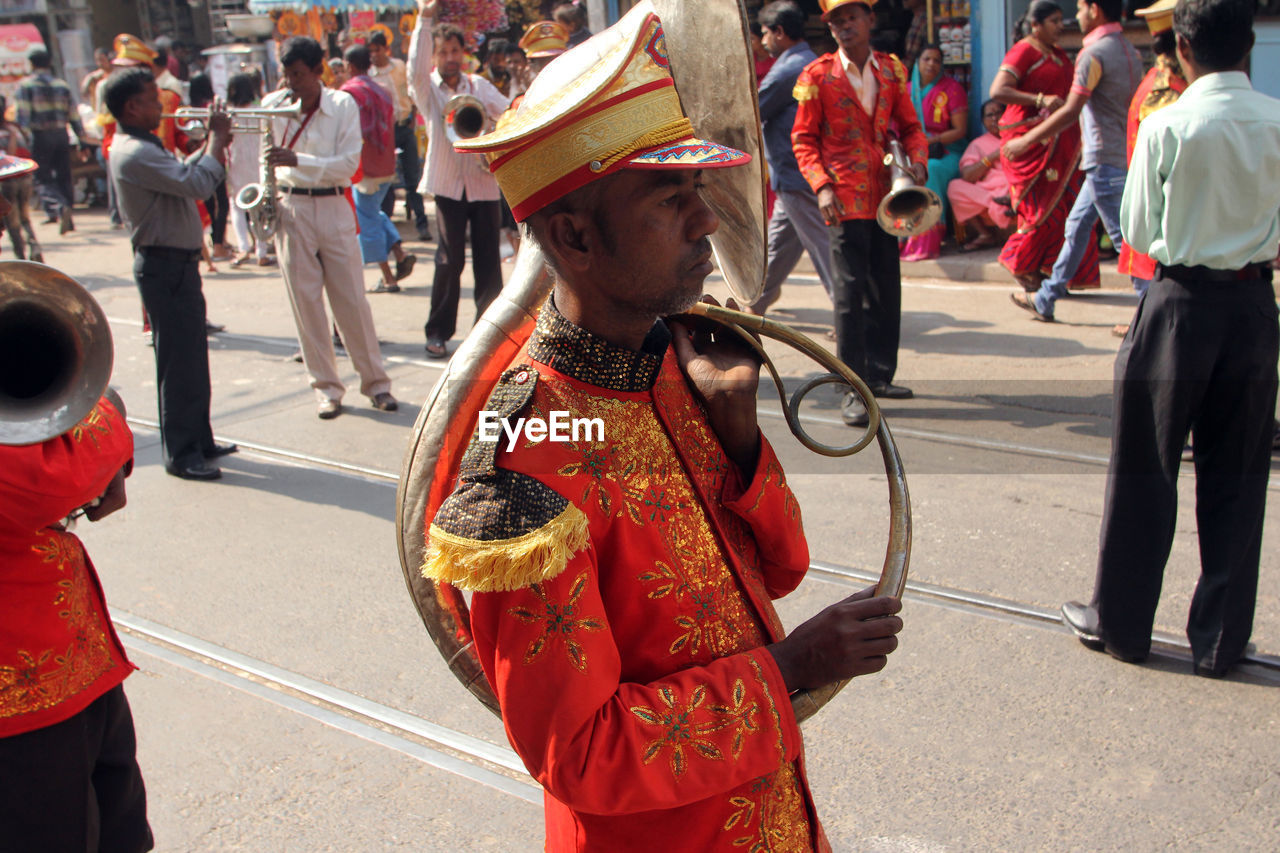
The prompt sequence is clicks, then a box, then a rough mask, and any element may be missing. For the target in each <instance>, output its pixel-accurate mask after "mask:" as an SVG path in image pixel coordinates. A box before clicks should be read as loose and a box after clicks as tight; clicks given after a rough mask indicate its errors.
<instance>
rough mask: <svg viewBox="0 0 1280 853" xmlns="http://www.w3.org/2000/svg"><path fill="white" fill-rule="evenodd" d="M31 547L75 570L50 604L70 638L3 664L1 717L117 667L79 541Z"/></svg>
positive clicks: (61, 695) (59, 696) (63, 539)
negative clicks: (60, 645)
mask: <svg viewBox="0 0 1280 853" xmlns="http://www.w3.org/2000/svg"><path fill="white" fill-rule="evenodd" d="M94 411H97V410H96V409H95V410H94ZM86 420H87V419H86ZM32 550H33V551H35V552H36V553H38V554H40V555H42V556H43V562H45V563H54V564H56V565H57V568H58V571H60V572H63V573H67V570H68V568H70V569H71V571H70V573H69V575H68V576H67V577H65V578H63V579H62V580H60V581H58V591H57V594H56V595H55V596H54V599H53V601H52V602H50V604H51V606H52V607H56V608H58V616H59V617H60V618H62V619H63V620H64V621H65V622H66V624H67V629H68V634H69V635H70V636H71V642H70V644H69V645H68V646H67V647H66V649H64V650H63V651H61V652H58V651H56V650H55V649H44V650H41V651H39V652H32V651H30V650H27V649H18V650H17V655H18V662H17V663H15V664H11V665H0V717H15V716H17V715H19V714H30V713H34V712H36V711H43V710H45V709H46V708H52V707H54V706H55V705H57V704H59V703H60V702H62V701H64V700H66V699H67V698H69V697H71V696H74V695H75V694H77V693H79V692H81V691H82V690H84V689H85V688H87V687H88V686H89V685H91V684H93V682H94V681H96V680H98V678H99V677H101V676H102V674H103V673H104V672H106V671H107V670H109V669H112V668H113V667H114V666H115V661H113V660H112V659H111V641H110V640H109V639H108V637H107V635H106V632H104V631H103V630H102V625H101V622H100V620H99V619H97V618H96V616H97V613H98V611H97V608H96V606H95V602H96V593H95V590H94V587H93V583H92V581H91V580H90V579H89V570H88V567H87V566H85V564H84V555H83V553H82V552H81V551H80V547H79V545H78V544H77V543H76V542H75V541H74V540H73V539H72V537H71V536H70V534H66V533H53V534H50V535H49V537H48V538H47V539H46V540H45V541H43V542H41V543H38V544H36V545H33V546H32Z"/></svg>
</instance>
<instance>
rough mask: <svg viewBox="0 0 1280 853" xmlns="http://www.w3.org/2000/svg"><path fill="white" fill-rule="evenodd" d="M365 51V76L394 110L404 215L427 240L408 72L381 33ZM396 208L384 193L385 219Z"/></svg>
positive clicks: (428, 230)
mask: <svg viewBox="0 0 1280 853" xmlns="http://www.w3.org/2000/svg"><path fill="white" fill-rule="evenodd" d="M365 46H366V47H367V48H369V58H370V59H371V60H373V65H372V66H370V68H369V76H370V77H372V78H373V80H374V82H376V83H377V84H378V85H379V86H381V87H382V88H384V89H386V90H387V92H388V94H390V95H391V103H392V104H393V105H394V106H395V110H396V130H395V134H396V139H395V143H396V150H397V151H398V152H399V155H398V156H399V159H400V177H401V178H402V179H403V180H404V207H405V214H406V215H407V216H412V217H413V222H414V225H415V226H417V229H418V239H419V240H430V239H431V228H430V227H429V226H428V225H427V211H426V208H425V207H423V205H422V194H421V193H419V192H418V181H420V180H421V179H422V159H421V158H420V157H419V156H418V136H417V134H416V133H414V119H415V118H416V114H415V113H414V111H413V101H412V99H410V98H409V72H408V70H407V69H406V67H405V64H404V60H403V59H396V58H395V57H394V56H392V55H391V48H390V46H388V45H387V36H386V34H385V33H381V32H374V33H373V34H372V35H370V36H369V41H368V42H366V43H365ZM395 206H396V194H395V192H394V191H393V192H388V193H387V195H386V197H385V198H384V199H383V200H382V210H383V212H384V213H386V214H387V216H388V217H391V218H394V213H395Z"/></svg>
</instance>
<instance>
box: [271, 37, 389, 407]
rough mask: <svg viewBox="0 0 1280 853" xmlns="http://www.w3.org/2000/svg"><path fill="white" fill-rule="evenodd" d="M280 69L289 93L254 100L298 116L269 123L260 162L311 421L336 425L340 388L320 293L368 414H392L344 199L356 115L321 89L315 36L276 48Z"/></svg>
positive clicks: (354, 160)
mask: <svg viewBox="0 0 1280 853" xmlns="http://www.w3.org/2000/svg"><path fill="white" fill-rule="evenodd" d="M280 67H281V68H282V69H283V70H284V80H285V83H286V84H287V85H288V87H289V88H288V90H287V91H286V90H281V91H276V92H272V93H271V94H270V95H268V96H267V97H265V98H263V101H262V103H263V106H265V107H276V106H281V105H283V104H285V103H286V102H288V101H291V100H295V99H296V100H298V101H299V103H300V104H301V108H302V112H301V118H299V119H296V120H295V119H272V121H271V133H272V139H273V141H274V142H275V147H273V148H272V149H271V151H270V153H268V155H267V158H266V160H267V168H274V169H275V174H276V180H277V182H278V185H279V188H280V197H279V199H278V201H277V212H278V216H279V228H278V230H277V231H276V254H277V255H279V257H280V268H281V270H282V272H283V273H284V283H285V287H286V288H287V289H288V291H289V302H290V304H291V305H292V306H293V319H294V321H295V322H296V323H297V325H298V339H299V341H300V342H301V344H302V362H303V364H305V365H306V368H307V372H308V373H310V374H311V387H312V388H314V389H315V391H316V396H317V399H318V401H319V410H318V414H319V416H320V418H321V419H323V420H329V419H330V418H336V417H337V416H338V415H339V414H340V413H341V412H342V395H343V393H344V392H345V391H346V386H345V385H343V384H342V380H341V379H340V378H339V377H338V363H337V359H336V358H335V357H334V353H333V339H332V337H331V336H330V334H329V317H328V315H327V314H326V313H325V310H324V297H325V296H326V295H327V296H328V297H329V305H330V306H331V307H332V308H333V319H334V321H335V322H336V323H337V324H338V331H339V333H341V335H342V341H343V343H344V344H345V345H346V348H347V353H348V354H349V355H350V356H351V362H352V364H354V365H355V368H356V372H357V373H359V374H360V393H362V394H364V395H366V396H367V397H369V399H370V401H371V402H372V403H373V406H374V408H376V409H380V410H382V411H384V412H394V411H395V410H396V408H397V403H396V398H395V397H393V396H391V379H390V377H388V376H387V372H386V370H385V369H383V366H382V353H381V352H380V351H379V350H378V335H377V332H376V331H374V328H373V313H372V312H371V311H370V310H369V302H368V300H367V299H366V298H365V295H364V273H363V265H362V261H361V258H360V246H359V244H358V243H357V241H356V219H355V213H354V211H353V210H352V209H351V205H350V203H349V202H348V201H347V199H346V192H347V190H348V188H349V187H350V186H351V176H352V175H353V174H354V173H355V171H356V166H357V165H358V164H359V162H360V151H361V148H362V146H363V142H364V140H363V138H362V137H361V134H360V109H359V107H358V106H356V102H355V99H354V98H352V97H351V96H350V95H348V94H347V93H346V92H338V91H334V90H333V89H326V88H325V86H324V83H323V82H322V81H321V75H322V73H323V71H324V50H323V49H322V48H321V47H320V44H319V43H318V42H317V41H316V40H315V39H312V38H308V37H306V36H298V37H295V38H291V39H289V40H288V41H287V42H285V43H284V46H283V48H282V50H281V52H280Z"/></svg>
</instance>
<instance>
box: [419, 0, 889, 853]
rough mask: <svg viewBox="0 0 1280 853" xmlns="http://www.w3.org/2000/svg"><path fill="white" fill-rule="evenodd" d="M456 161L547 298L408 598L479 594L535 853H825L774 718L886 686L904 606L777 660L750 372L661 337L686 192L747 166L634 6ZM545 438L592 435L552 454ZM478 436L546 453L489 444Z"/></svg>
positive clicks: (554, 447)
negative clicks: (691, 103) (526, 242)
mask: <svg viewBox="0 0 1280 853" xmlns="http://www.w3.org/2000/svg"><path fill="white" fill-rule="evenodd" d="M628 119H632V120H630V121H629V120H628ZM566 128H568V130H565V129H566ZM583 128H586V129H583ZM458 147H459V149H463V150H478V151H483V152H484V153H485V154H486V155H487V156H488V157H489V161H490V164H491V168H492V169H493V171H494V174H495V175H496V177H497V180H498V183H499V185H500V186H501V187H502V190H503V193H504V195H505V196H506V197H507V199H508V200H509V201H510V202H511V209H512V212H513V214H514V215H515V217H516V218H517V219H518V220H520V221H523V222H526V223H527V224H528V226H529V230H528V233H529V235H530V239H532V240H533V241H534V242H535V243H536V244H537V245H538V246H539V247H541V248H542V250H543V251H544V252H545V253H546V257H547V258H548V261H549V263H550V264H551V266H552V268H553V269H554V270H555V278H556V285H555V290H554V293H553V295H552V297H551V298H550V299H548V300H547V302H546V304H545V305H544V306H543V307H542V308H541V310H540V312H539V315H538V319H537V326H536V328H535V329H534V330H533V333H532V336H531V337H530V339H529V340H528V342H527V343H525V344H524V345H523V346H522V347H521V350H520V351H519V352H518V353H516V355H515V356H514V358H513V359H512V360H511V361H510V362H509V363H508V365H507V369H506V370H505V371H503V373H502V376H501V379H500V380H499V382H498V384H497V389H496V390H495V391H494V392H493V393H492V394H491V396H490V397H489V400H488V403H487V404H486V406H485V409H486V410H487V411H488V413H489V418H490V420H488V421H487V422H488V423H489V424H490V428H489V429H486V427H485V424H486V419H485V416H484V415H482V416H481V418H480V421H479V425H478V426H479V429H477V430H476V433H475V437H474V438H473V439H472V441H471V443H470V445H469V446H468V449H467V452H466V455H465V457H464V458H463V460H462V462H461V465H460V468H459V475H458V480H457V485H456V487H455V489H454V491H453V493H452V494H451V495H450V496H449V497H448V498H447V499H446V500H445V501H444V503H443V504H442V505H441V507H440V509H439V511H438V512H437V513H436V514H435V516H434V517H433V518H432V519H430V528H429V531H428V535H429V539H430V548H429V551H428V555H427V558H426V563H425V566H424V572H425V573H426V574H427V575H428V576H429V577H431V578H433V579H435V580H437V581H446V582H449V583H452V584H454V585H457V586H460V587H463V588H466V589H470V590H472V591H473V592H474V595H473V596H472V599H471V629H472V633H473V635H474V639H475V648H476V653H477V656H478V657H479V659H480V662H481V664H482V666H483V667H484V671H485V675H486V676H487V678H488V680H489V682H490V684H491V685H492V686H493V688H494V692H495V694H496V696H497V698H498V701H499V703H500V705H501V707H502V715H503V722H504V724H505V726H506V730H507V736H508V738H509V739H510V741H511V744H512V746H513V747H514V748H515V750H516V752H517V753H518V754H519V755H520V757H521V759H522V760H523V761H524V763H525V766H526V767H527V768H528V770H529V772H530V774H532V775H533V777H534V778H536V779H537V780H538V782H539V783H541V785H542V786H543V788H544V790H545V792H546V796H545V814H546V849H547V850H549V851H556V853H569V852H570V851H572V853H595V851H600V853H606V851H607V853H628V851H637V853H638V851H646V852H647V851H652V850H662V851H664V853H686V851H687V853H718V852H720V853H732V851H746V850H753V849H754V850H765V849H768V850H771V851H776V853H784V851H786V853H800V852H801V851H814V850H818V851H822V850H829V849H830V848H829V846H828V844H827V841H826V838H825V837H824V835H823V832H822V828H821V825H820V823H819V821H818V817H817V813H816V809H815V807H814V803H813V798H812V796H811V795H810V791H809V785H808V783H807V782H806V780H805V772H804V750H803V743H802V738H801V735H800V729H799V726H798V724H797V721H796V716H795V714H794V712H793V711H792V705H791V701H790V696H789V694H790V693H791V692H792V691H794V690H797V689H802V688H812V687H817V686H820V685H822V684H826V683H828V682H830V681H831V680H833V679H835V678H840V677H845V676H844V675H842V673H844V674H850V675H852V674H866V673H869V672H875V671H878V670H879V669H880V668H881V667H883V666H884V665H885V663H886V655H888V654H889V653H890V652H892V651H893V649H894V648H895V647H896V645H897V640H896V636H895V635H896V633H897V632H898V631H899V630H900V629H901V626H902V621H901V619H900V618H898V617H897V616H895V615H891V614H893V613H896V612H897V610H898V607H899V602H898V601H897V599H895V598H891V597H883V596H882V597H877V598H872V597H871V591H867V592H866V593H860V594H858V595H857V596H854V597H852V598H850V599H846V600H845V601H842V602H840V603H838V604H835V605H833V606H832V607H830V608H827V609H826V610H824V611H823V612H822V613H820V614H818V616H816V617H814V618H813V619H811V620H809V621H808V622H805V623H803V624H801V625H800V626H799V627H797V628H796V630H795V631H794V632H792V633H791V635H789V636H787V635H785V632H784V631H783V627H782V624H781V622H780V621H779V619H778V616H777V613H776V612H775V610H774V607H773V599H775V598H780V597H781V596H783V595H786V594H787V593H788V592H790V591H791V590H793V589H795V588H796V587H797V586H798V585H799V584H800V582H801V581H802V580H803V578H804V574H805V572H806V570H807V569H808V563H809V556H808V554H809V550H808V546H807V545H806V543H805V538H804V530H803V526H802V524H801V519H800V509H799V506H798V505H797V503H796V499H795V496H794V495H793V494H792V493H791V490H790V489H789V488H788V487H787V484H786V478H785V476H784V473H783V470H782V466H781V464H780V463H779V461H778V459H777V457H776V456H775V455H774V452H773V450H772V449H771V448H770V446H769V444H768V442H767V441H765V440H764V437H763V436H762V435H761V433H760V430H759V427H758V425H757V421H756V388H757V382H758V379H759V364H758V363H757V362H756V360H755V359H754V358H753V357H752V356H751V355H750V354H748V353H744V352H743V351H742V350H741V349H739V348H737V347H735V346H733V345H732V344H731V343H726V342H725V341H723V339H722V340H720V341H718V342H717V341H714V340H712V339H711V335H710V334H708V333H707V332H706V331H705V330H703V329H700V328H694V327H692V326H691V325H689V324H688V322H687V321H686V322H684V323H681V322H677V321H672V322H670V323H667V322H665V321H663V320H661V319H659V318H660V317H662V316H664V315H669V314H673V313H678V312H680V311H683V310H686V309H687V308H688V307H689V306H691V305H692V304H693V303H694V302H695V301H696V300H697V299H698V295H699V294H700V293H701V291H702V285H703V281H704V280H705V278H706V276H707V274H708V273H710V272H711V269H712V267H711V262H710V258H711V245H710V242H709V236H710V235H711V234H712V233H713V232H714V231H715V230H716V228H717V226H718V224H719V220H718V219H717V217H716V215H715V214H714V213H713V212H712V211H711V209H710V208H709V207H708V206H707V205H706V203H705V202H704V201H703V199H702V181H703V172H704V170H708V169H717V168H732V167H734V166H735V165H738V164H741V163H744V162H746V161H747V160H748V159H749V157H748V155H746V154H744V153H743V152H741V151H738V150H736V149H733V148H729V147H728V146H725V145H722V144H719V143H717V142H715V141H713V140H708V139H702V138H699V137H697V136H696V135H695V133H694V129H693V126H692V124H691V123H690V121H689V119H688V117H687V116H685V115H684V114H683V111H682V109H681V105H680V100H679V97H678V95H677V93H676V91H675V83H674V81H673V79H672V77H671V74H670V71H669V62H668V57H667V45H666V40H665V36H664V35H663V30H662V26H661V22H660V21H659V20H658V18H657V16H656V15H654V14H653V12H652V7H651V6H650V5H649V4H648V3H642V4H640V5H637V6H635V7H633V8H632V10H631V12H629V13H628V14H627V16H626V17H624V18H623V19H622V20H621V21H620V22H619V23H617V24H616V25H614V27H612V28H610V29H608V30H605V31H604V32H602V33H600V34H599V35H597V36H595V37H594V38H593V39H591V40H588V41H587V42H585V43H584V44H582V45H579V46H578V47H576V48H574V49H573V50H571V51H568V52H567V53H566V54H564V56H563V57H561V58H560V59H557V60H556V61H555V62H553V63H551V64H550V65H549V66H548V67H547V69H546V70H545V71H543V72H542V74H541V75H539V77H538V79H537V80H535V81H534V83H533V86H532V87H531V88H530V90H529V93H528V96H527V99H526V100H525V102H524V105H523V106H522V107H521V109H520V110H519V111H518V112H516V113H515V114H513V115H511V116H509V117H508V119H507V121H506V122H505V123H504V124H503V125H501V126H500V127H499V128H498V129H497V130H495V131H494V132H493V133H491V134H487V135H486V136H482V137H477V138H476V139H474V140H466V141H463V142H460V143H458ZM557 416H559V417H560V418H561V421H560V423H561V424H562V425H563V424H564V420H563V419H564V417H566V416H568V417H569V419H570V421H571V422H572V421H573V420H592V421H595V422H597V423H598V427H591V428H589V429H588V430H586V431H584V432H582V433H581V434H571V435H567V436H566V438H565V440H555V439H553V438H551V437H550V436H548V434H547V433H546V432H545V431H544V429H543V428H545V427H547V426H548V425H549V426H550V427H551V428H552V429H553V430H554V429H555V423H556V418H557ZM495 420H505V423H506V424H507V425H508V428H512V427H515V425H516V424H518V423H529V424H530V427H527V428H526V429H529V428H531V427H532V426H533V425H534V424H539V423H540V424H542V427H541V428H539V429H538V430H537V433H538V434H540V435H542V436H543V438H544V439H546V440H534V439H533V433H530V432H525V437H524V438H521V439H520V440H511V439H509V438H506V437H503V438H502V442H501V444H500V445H499V444H498V443H497V442H496V441H492V440H490V439H491V438H494V437H495V436H493V430H492V427H495V426H496V425H497V424H496V423H495V422H494V421H495ZM515 428H518V427H515ZM486 432H487V433H488V434H489V437H486ZM878 615H884V616H885V618H874V617H876V616H878Z"/></svg>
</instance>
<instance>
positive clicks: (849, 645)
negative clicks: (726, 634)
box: [766, 587, 902, 690]
mask: <svg viewBox="0 0 1280 853" xmlns="http://www.w3.org/2000/svg"><path fill="white" fill-rule="evenodd" d="M900 610H902V602H901V601H900V600H899V599H897V598H892V597H890V596H887V595H881V596H875V587H868V588H867V589H864V590H862V591H861V592H856V593H854V594H853V595H851V596H849V597H848V598H846V599H844V600H843V601H839V602H836V603H835V604H833V605H831V606H830V607H828V608H827V609H826V610H823V611H822V612H821V613H819V614H818V615H817V616H814V617H813V618H812V619H810V620H808V621H807V622H804V623H802V624H801V625H799V626H797V627H796V629H795V630H794V631H792V632H791V634H790V635H788V636H787V637H786V638H785V639H783V640H779V641H778V642H776V643H774V644H773V645H771V646H767V647H766V648H768V649H769V652H770V654H772V655H773V659H774V661H776V662H777V664H778V669H779V670H780V671H781V672H782V680H783V681H784V682H786V685H787V690H800V689H806V688H814V687H821V686H823V685H824V684H830V683H831V682H833V681H840V680H842V679H846V678H853V677H854V676H857V675H868V674H870V673H873V672H879V671H880V670H882V669H884V667H885V664H886V663H888V655H889V654H891V653H892V652H893V650H894V649H896V648H897V647H898V637H897V634H898V632H899V631H901V630H902V618H901V617H899V616H897V615H895V614H897V613H898V612H899V611H900Z"/></svg>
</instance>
